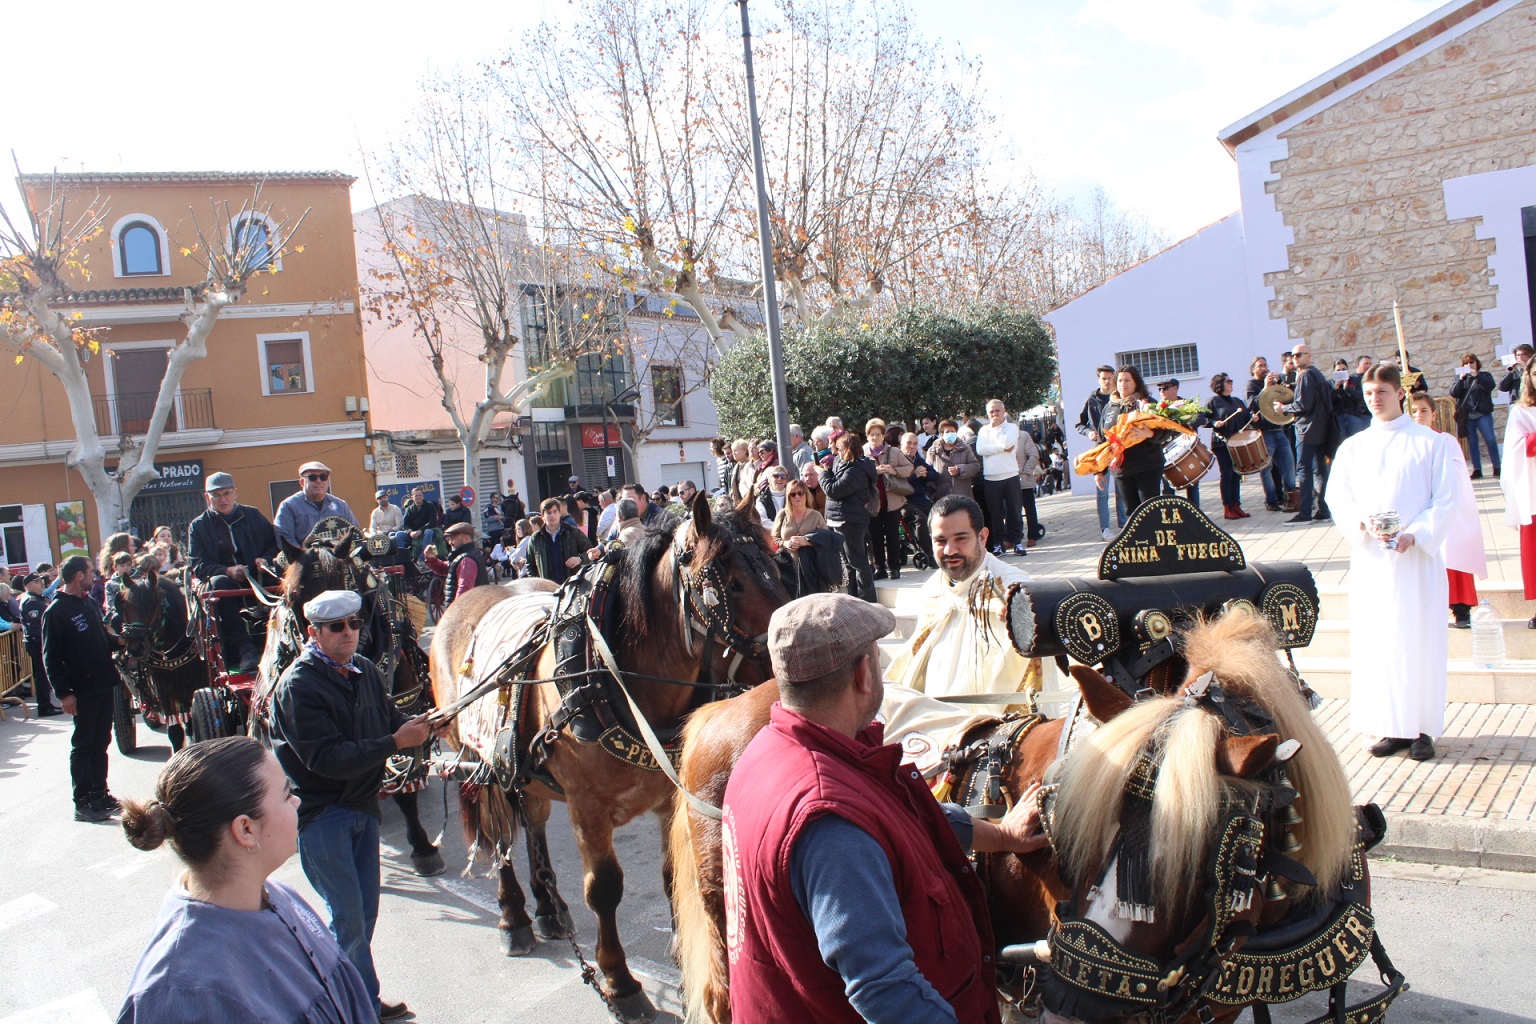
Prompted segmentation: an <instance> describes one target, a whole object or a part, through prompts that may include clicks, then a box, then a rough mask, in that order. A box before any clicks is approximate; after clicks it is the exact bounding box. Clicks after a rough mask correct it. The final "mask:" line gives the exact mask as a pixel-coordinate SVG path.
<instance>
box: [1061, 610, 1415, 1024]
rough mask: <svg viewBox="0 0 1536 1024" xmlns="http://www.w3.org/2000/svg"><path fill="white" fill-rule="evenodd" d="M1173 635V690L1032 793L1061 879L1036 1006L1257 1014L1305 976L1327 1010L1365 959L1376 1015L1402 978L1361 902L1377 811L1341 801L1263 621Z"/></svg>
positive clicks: (1123, 1012)
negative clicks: (1176, 676)
mask: <svg viewBox="0 0 1536 1024" xmlns="http://www.w3.org/2000/svg"><path fill="white" fill-rule="evenodd" d="M1182 646H1183V650H1184V658H1185V660H1186V661H1187V663H1188V673H1187V675H1186V676H1185V677H1184V679H1183V682H1182V684H1179V685H1178V686H1177V687H1176V689H1175V692H1173V693H1169V694H1166V695H1162V696H1156V697H1152V698H1150V699H1147V700H1144V701H1141V702H1139V703H1138V704H1136V705H1135V706H1134V707H1133V708H1131V709H1129V710H1128V711H1126V712H1125V713H1124V714H1122V715H1120V716H1119V717H1117V718H1116V719H1114V720H1113V721H1112V722H1109V723H1108V724H1106V725H1104V726H1103V727H1102V728H1100V729H1098V730H1096V731H1094V732H1093V733H1092V734H1091V735H1089V736H1088V737H1087V738H1086V740H1085V741H1084V742H1083V743H1082V744H1081V745H1079V746H1078V747H1076V748H1075V749H1074V750H1073V751H1072V753H1071V754H1070V755H1069V756H1068V757H1067V759H1066V760H1065V761H1064V763H1063V764H1062V765H1061V766H1060V771H1059V773H1058V775H1057V777H1056V780H1055V782H1056V785H1055V786H1054V788H1052V789H1048V790H1047V793H1046V796H1045V798H1044V799H1043V801H1042V803H1043V806H1044V820H1045V824H1046V831H1047V834H1048V835H1049V837H1050V839H1051V842H1052V845H1053V847H1054V850H1055V852H1056V854H1057V856H1058V858H1059V864H1060V868H1061V874H1062V881H1063V884H1064V886H1065V887H1066V888H1067V889H1068V891H1069V895H1068V896H1067V897H1066V898H1065V900H1064V901H1063V903H1062V904H1061V906H1060V908H1059V909H1058V915H1057V921H1056V922H1055V924H1054V925H1053V930H1052V932H1051V935H1050V939H1049V943H1048V949H1049V954H1048V960H1049V966H1048V967H1047V968H1045V969H1044V977H1043V981H1042V986H1041V1001H1042V1003H1043V1006H1044V1011H1045V1014H1044V1017H1045V1019H1046V1020H1048V1021H1051V1022H1053V1024H1062V1022H1068V1021H1143V1020H1145V1021H1157V1022H1163V1021H1167V1022H1172V1021H1177V1020H1181V1019H1183V1020H1195V1019H1200V1020H1203V1021H1230V1020H1234V1019H1236V1017H1237V1016H1238V1014H1239V1013H1240V1012H1241V1010H1242V1008H1243V1007H1244V1006H1245V1005H1249V1004H1252V1005H1253V1009H1254V1014H1255V1020H1256V1021H1258V1022H1259V1024H1267V1022H1268V1020H1269V1011H1268V1004H1269V1003H1272V1002H1283V1001H1288V1000H1290V999H1295V998H1298V997H1299V996H1301V995H1303V994H1305V992H1306V991H1317V990H1321V988H1329V989H1330V1001H1331V1002H1333V1003H1334V1005H1333V1006H1331V1007H1330V1010H1331V1011H1333V1012H1336V1013H1338V1014H1341V1015H1342V1014H1343V1013H1344V1012H1345V1007H1344V1005H1343V1004H1344V1002H1346V1001H1347V1000H1346V998H1345V996H1346V995H1347V993H1345V992H1343V990H1342V989H1341V988H1336V987H1335V986H1337V985H1340V984H1341V983H1342V982H1343V981H1344V979H1345V978H1347V976H1348V975H1349V973H1351V972H1352V971H1353V970H1354V968H1355V967H1356V966H1358V964H1359V963H1360V962H1361V961H1363V959H1364V957H1365V956H1366V955H1367V954H1370V955H1372V956H1373V957H1376V958H1377V965H1378V967H1381V968H1382V970H1383V975H1384V977H1386V978H1388V980H1389V982H1390V987H1389V989H1388V990H1387V992H1386V993H1385V994H1384V995H1383V996H1379V997H1377V999H1376V1000H1373V1001H1372V1002H1373V1003H1377V1002H1379V1001H1381V1000H1385V1002H1383V1003H1380V1006H1379V1007H1378V1008H1379V1009H1381V1011H1382V1012H1383V1013H1384V1012H1385V1009H1384V1007H1385V1003H1389V1002H1390V1001H1391V998H1392V997H1394V996H1395V995H1396V994H1397V992H1398V991H1400V990H1401V988H1402V985H1403V982H1402V978H1401V975H1400V974H1397V973H1396V971H1395V969H1394V968H1392V967H1391V963H1390V961H1388V960H1386V958H1385V952H1384V950H1381V949H1380V943H1379V940H1377V939H1376V937H1375V935H1374V931H1373V927H1372V922H1371V918H1370V912H1369V878H1368V874H1367V872H1366V867H1365V860H1364V854H1365V849H1367V848H1368V847H1369V845H1370V844H1371V843H1372V842H1374V841H1375V839H1379V837H1380V833H1381V830H1382V827H1383V823H1382V821H1381V819H1380V812H1379V811H1376V810H1375V808H1374V807H1371V808H1365V809H1360V813H1357V809H1356V808H1354V807H1352V806H1351V799H1350V791H1349V786H1348V783H1347V780H1346V778H1345V775H1344V771H1343V769H1342V767H1341V766H1340V764H1339V760H1338V757H1337V755H1336V754H1335V753H1334V751H1333V748H1332V746H1331V745H1330V744H1329V743H1328V740H1327V738H1326V737H1325V736H1324V734H1323V732H1322V730H1321V729H1320V728H1319V727H1318V726H1317V724H1316V723H1315V722H1313V720H1312V716H1311V709H1310V707H1309V706H1308V703H1307V701H1306V699H1305V698H1304V697H1303V695H1302V693H1301V690H1300V688H1299V687H1298V685H1297V681H1296V679H1295V678H1294V677H1293V676H1292V675H1291V673H1290V672H1289V671H1288V670H1287V669H1286V668H1285V667H1284V666H1283V665H1282V664H1281V663H1280V662H1279V660H1278V659H1277V658H1276V657H1275V650H1276V646H1277V645H1276V641H1275V636H1274V633H1273V631H1272V630H1271V628H1270V626H1269V624H1268V623H1267V622H1266V621H1265V620H1263V619H1262V618H1260V617H1258V616H1255V615H1251V614H1244V613H1242V612H1232V613H1228V614H1227V615H1225V616H1223V617H1222V618H1220V619H1217V620H1215V621H1210V622H1207V621H1198V622H1196V623H1195V624H1194V625H1192V626H1191V627H1189V628H1188V629H1187V631H1186V632H1184V633H1183V635H1182ZM1298 745H1299V747H1298ZM1378 952H1379V954H1380V955H1379V957H1377V954H1378ZM1323 982H1326V984H1324V983H1323ZM1360 1009H1361V1008H1360V1007H1352V1008H1350V1011H1349V1013H1350V1019H1351V1020H1355V1019H1362V1020H1365V1019H1372V1020H1373V1019H1376V1018H1373V1017H1360V1018H1357V1017H1356V1016H1355V1013H1356V1011H1358V1010H1360ZM1337 1019H1340V1020H1342V1019H1344V1017H1343V1016H1339V1017H1338V1018H1337Z"/></svg>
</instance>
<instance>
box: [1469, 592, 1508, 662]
mask: <svg viewBox="0 0 1536 1024" xmlns="http://www.w3.org/2000/svg"><path fill="white" fill-rule="evenodd" d="M1472 664H1473V665H1475V666H1477V667H1478V668H1502V667H1503V666H1504V624H1503V623H1502V622H1500V621H1499V617H1498V615H1497V614H1496V613H1495V612H1494V610H1493V605H1491V604H1489V603H1488V599H1487V598H1484V599H1483V600H1482V601H1481V602H1480V603H1479V604H1478V606H1477V607H1476V608H1474V609H1472Z"/></svg>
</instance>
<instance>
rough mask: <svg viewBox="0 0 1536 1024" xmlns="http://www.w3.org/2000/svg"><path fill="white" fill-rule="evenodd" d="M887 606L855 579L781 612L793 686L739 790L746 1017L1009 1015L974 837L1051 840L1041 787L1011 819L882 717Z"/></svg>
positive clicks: (787, 687) (729, 853) (728, 820)
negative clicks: (970, 793)
mask: <svg viewBox="0 0 1536 1024" xmlns="http://www.w3.org/2000/svg"><path fill="white" fill-rule="evenodd" d="M895 623H896V620H895V616H894V615H892V613H891V611H890V610H889V609H888V608H885V607H883V606H882V605H878V604H870V603H867V602H864V601H860V600H858V599H856V598H852V597H848V596H846V595H843V594H816V595H813V596H810V597H803V598H801V599H800V600H798V601H792V602H790V603H789V604H787V605H785V606H784V607H782V608H780V609H779V610H778V611H776V612H774V614H773V618H772V619H771V620H770V622H769V624H768V648H769V651H770V653H771V655H772V657H773V664H774V668H775V669H776V671H777V676H778V688H779V701H778V703H776V704H775V705H774V706H773V710H772V713H771V717H770V719H769V723H768V725H767V726H766V727H764V728H763V729H762V731H761V732H759V733H758V734H757V736H755V737H754V738H753V740H752V742H751V743H749V744H748V745H747V748H746V750H745V751H744V752H743V753H742V755H741V759H740V760H739V761H737V763H736V767H735V769H734V770H733V771H732V773H731V780H730V783H729V784H728V785H727V787H726V791H725V800H724V805H725V806H724V819H723V821H722V830H723V831H722V844H723V845H722V851H723V857H724V860H725V864H724V874H725V904H726V934H727V953H728V955H729V957H730V964H731V1013H732V1017H733V1019H735V1020H736V1021H737V1024H755V1022H758V1021H770V1020H799V1021H834V1020H838V1021H840V1020H848V1019H851V1015H850V1010H851V1011H852V1013H853V1014H857V1015H858V1016H860V1017H863V1018H864V1019H865V1020H870V1021H919V1020H920V1021H925V1022H938V1021H964V1022H967V1024H972V1022H996V1021H997V1020H998V1010H997V993H996V989H995V986H994V983H993V977H992V935H991V927H990V925H989V923H988V918H987V903H986V897H985V896H984V895H983V893H982V890H981V886H980V883H979V882H978V881H977V879H976V876H975V872H973V871H972V870H971V867H970V863H969V862H968V861H967V860H966V850H967V849H968V848H970V849H975V850H978V851H981V852H1004V851H1007V852H1014V853H1025V852H1028V851H1031V850H1035V849H1038V848H1040V847H1041V846H1043V845H1044V844H1045V839H1044V837H1043V835H1041V833H1040V829H1039V808H1038V804H1037V801H1036V799H1035V792H1034V791H1033V790H1032V791H1030V792H1029V793H1026V794H1025V795H1024V796H1023V797H1022V798H1021V799H1020V800H1019V802H1018V803H1017V805H1016V806H1015V807H1014V808H1013V810H1011V811H1010V812H1009V813H1008V816H1007V817H1005V818H1003V820H1002V821H1001V822H1000V823H998V824H991V823H989V822H985V821H977V820H973V819H971V817H970V816H969V815H968V814H966V813H965V811H964V810H962V809H960V808H959V807H955V806H953V805H941V804H939V803H938V802H937V801H936V800H934V799H933V796H932V794H931V793H930V792H929V791H928V787H927V786H926V784H925V783H924V782H923V779H922V777H921V775H920V774H919V773H918V772H917V771H915V770H913V769H912V768H911V767H910V766H908V765H903V764H902V763H901V756H902V752H901V748H900V747H899V746H897V745H894V744H892V745H887V744H885V743H884V726H882V725H878V724H872V723H873V722H874V717H875V713H876V712H877V711H878V710H879V708H880V701H881V698H882V697H883V696H884V693H885V686H884V684H883V683H882V682H881V679H880V667H879V666H880V654H879V649H878V648H877V647H876V643H875V642H876V641H877V640H878V639H879V638H880V637H882V636H885V635H886V634H887V633H889V632H890V630H891V628H892V627H893V626H894V625H895Z"/></svg>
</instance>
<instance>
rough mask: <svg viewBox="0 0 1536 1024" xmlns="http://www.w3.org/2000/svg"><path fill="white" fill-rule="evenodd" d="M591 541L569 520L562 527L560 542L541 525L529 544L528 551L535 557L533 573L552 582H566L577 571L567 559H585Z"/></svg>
mask: <svg viewBox="0 0 1536 1024" xmlns="http://www.w3.org/2000/svg"><path fill="white" fill-rule="evenodd" d="M590 543H591V542H590V541H588V540H587V535H586V534H584V533H582V532H581V530H580V528H578V527H575V526H572V525H571V524H570V523H569V522H567V523H566V524H565V525H563V526H562V527H560V535H559V542H558V544H557V543H556V541H555V540H554V539H552V538H551V537H550V535H549V531H548V530H546V529H544V528H543V527H540V528H539V532H538V533H536V534H534V535H533V540H532V541H531V542H529V544H528V553H529V555H531V556H532V558H533V574H534V575H535V576H538V577H540V578H542V579H546V580H549V581H550V582H552V583H564V582H565V580H566V577H567V576H569V575H570V574H571V573H573V572H575V571H576V570H575V569H571V568H568V567H567V566H566V564H565V562H566V559H568V558H571V557H573V556H574V557H576V558H582V559H585V558H586V554H587V548H588V547H589V546H590ZM577 568H580V566H577Z"/></svg>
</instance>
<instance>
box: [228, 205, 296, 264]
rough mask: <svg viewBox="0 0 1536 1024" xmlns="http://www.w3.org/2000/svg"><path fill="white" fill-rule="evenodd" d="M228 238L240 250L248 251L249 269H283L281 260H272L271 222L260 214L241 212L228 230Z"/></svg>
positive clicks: (273, 254)
mask: <svg viewBox="0 0 1536 1024" xmlns="http://www.w3.org/2000/svg"><path fill="white" fill-rule="evenodd" d="M230 238H231V239H232V240H233V242H234V244H235V247H236V248H237V249H238V250H240V251H249V252H250V254H251V255H250V260H249V263H248V266H249V267H250V269H251V270H253V271H254V270H269V269H277V270H281V269H283V264H282V261H281V260H274V256H275V253H274V252H273V245H272V222H271V220H269V219H268V218H266V217H263V216H261V215H260V214H254V213H247V214H242V215H241V216H240V217H239V218H238V219H237V220H236V221H235V223H234V227H233V228H232V229H231V230H230Z"/></svg>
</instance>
